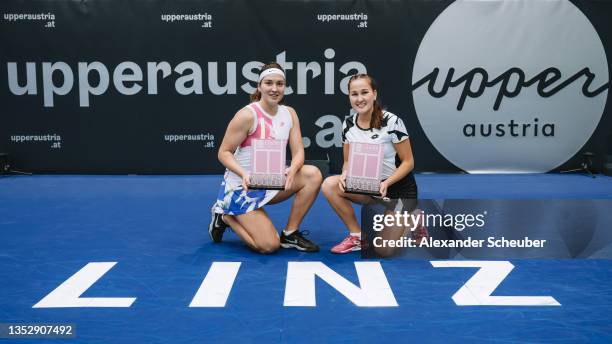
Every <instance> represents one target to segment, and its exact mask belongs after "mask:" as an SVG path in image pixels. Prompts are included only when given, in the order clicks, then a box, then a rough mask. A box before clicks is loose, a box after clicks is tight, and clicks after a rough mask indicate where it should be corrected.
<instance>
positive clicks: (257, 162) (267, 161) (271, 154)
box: [250, 139, 286, 190]
mask: <svg viewBox="0 0 612 344" xmlns="http://www.w3.org/2000/svg"><path fill="white" fill-rule="evenodd" d="M285 141H286V140H273V139H263V140H262V139H254V140H253V141H252V156H251V162H252V167H251V168H252V171H251V176H250V183H251V184H250V188H252V189H271V190H284V188H285V178H286V177H285V154H286V152H285V147H286V143H285Z"/></svg>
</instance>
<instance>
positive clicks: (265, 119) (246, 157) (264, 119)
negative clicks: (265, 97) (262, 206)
mask: <svg viewBox="0 0 612 344" xmlns="http://www.w3.org/2000/svg"><path fill="white" fill-rule="evenodd" d="M247 108H248V109H249V110H251V113H252V114H253V125H252V126H251V129H250V130H249V133H248V135H247V137H246V139H245V140H244V141H243V142H242V143H241V144H240V146H239V147H238V148H237V149H236V151H235V152H234V158H235V159H236V161H237V162H238V164H239V165H240V167H242V168H243V169H244V170H245V171H247V173H249V174H250V173H251V149H252V148H251V141H252V140H253V139H261V138H266V139H276V140H289V131H290V130H291V128H292V127H293V119H292V117H291V113H290V112H289V109H288V108H287V107H286V106H284V105H279V106H278V110H277V112H276V115H274V116H272V115H270V114H268V113H267V112H265V111H264V110H263V108H262V107H261V106H260V105H259V103H258V102H254V103H251V104H249V105H248V106H247ZM262 125H263V127H262ZM262 129H263V135H262ZM224 178H225V182H226V184H228V186H235V185H240V184H241V183H242V178H240V177H239V176H238V175H237V174H235V173H234V172H232V171H230V170H226V171H225V176H224Z"/></svg>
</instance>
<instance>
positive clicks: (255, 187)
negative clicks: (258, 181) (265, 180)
mask: <svg viewBox="0 0 612 344" xmlns="http://www.w3.org/2000/svg"><path fill="white" fill-rule="evenodd" d="M249 189H252V190H281V191H283V190H285V186H284V185H283V186H276V185H249Z"/></svg>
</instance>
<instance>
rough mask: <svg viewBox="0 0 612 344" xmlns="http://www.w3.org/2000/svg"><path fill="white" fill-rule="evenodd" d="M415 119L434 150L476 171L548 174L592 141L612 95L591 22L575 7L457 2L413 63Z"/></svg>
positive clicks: (560, 0)
mask: <svg viewBox="0 0 612 344" xmlns="http://www.w3.org/2000/svg"><path fill="white" fill-rule="evenodd" d="M412 84H413V87H412V94H413V98H414V105H415V110H416V113H417V117H418V119H419V122H420V124H421V126H422V127H423V130H424V132H425V134H426V135H427V137H428V138H429V140H430V141H431V142H432V144H433V145H434V146H435V147H436V149H437V150H438V151H439V152H440V153H441V154H442V155H443V156H444V157H445V158H446V159H448V160H449V161H450V162H452V163H453V164H455V165H456V166H458V167H460V168H462V169H464V170H466V171H468V172H473V173H478V172H488V173H490V172H547V171H550V170H551V169H554V168H555V167H557V166H559V165H561V164H563V163H564V162H566V161H567V160H568V159H570V158H571V157H572V156H574V155H575V154H576V153H577V152H579V151H580V149H581V148H582V147H583V145H584V144H585V143H586V142H587V140H588V139H589V138H590V137H591V135H592V134H593V132H594V130H595V128H596V127H597V125H598V123H599V121H600V119H601V116H602V114H603V110H604V107H605V104H606V99H607V95H608V89H609V88H610V83H609V75H608V62H607V58H606V54H605V51H604V47H603V45H602V42H601V40H600V39H599V36H598V34H597V32H596V30H595V28H594V27H593V25H592V24H591V22H590V21H589V20H588V18H587V17H586V16H585V15H584V14H583V13H582V12H581V11H580V9H579V8H577V7H576V6H575V5H574V4H572V3H571V2H570V1H568V0H552V1H529V0H519V1H456V2H454V3H452V4H451V5H450V6H448V7H447V8H446V9H445V10H444V11H443V12H442V13H441V14H440V15H439V16H438V18H436V20H435V21H434V22H433V24H432V25H431V27H430V28H429V30H428V31H427V33H426V34H425V37H424V38H423V41H422V42H421V44H420V46H419V50H418V53H417V56H416V59H415V63H414V69H413V75H412Z"/></svg>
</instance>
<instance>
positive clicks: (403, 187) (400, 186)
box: [387, 172, 418, 200]
mask: <svg viewBox="0 0 612 344" xmlns="http://www.w3.org/2000/svg"><path fill="white" fill-rule="evenodd" d="M417 196H418V190H417V184H416V180H415V179H414V174H413V173H412V172H410V173H408V175H406V176H405V177H404V178H402V179H400V180H398V181H397V182H396V183H395V184H393V185H391V186H389V188H388V189H387V197H388V198H392V199H393V198H413V199H415V200H416V199H417Z"/></svg>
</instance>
